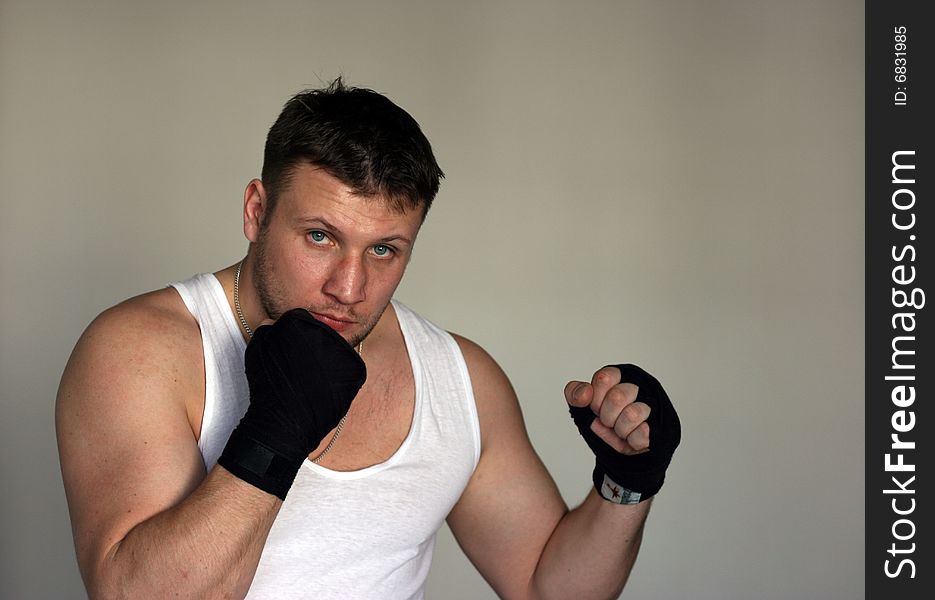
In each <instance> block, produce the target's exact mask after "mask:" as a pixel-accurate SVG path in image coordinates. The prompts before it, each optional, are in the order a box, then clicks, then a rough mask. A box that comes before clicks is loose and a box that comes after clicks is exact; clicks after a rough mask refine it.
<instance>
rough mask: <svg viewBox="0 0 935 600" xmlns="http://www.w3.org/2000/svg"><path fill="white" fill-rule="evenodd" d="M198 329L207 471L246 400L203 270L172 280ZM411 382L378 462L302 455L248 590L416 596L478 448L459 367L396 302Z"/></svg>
mask: <svg viewBox="0 0 935 600" xmlns="http://www.w3.org/2000/svg"><path fill="white" fill-rule="evenodd" d="M171 285H172V287H174V288H175V289H176V290H178V292H179V295H180V296H181V297H182V300H183V301H184V302H185V305H186V306H187V307H188V309H189V311H191V313H192V315H193V316H194V317H195V319H196V320H197V321H198V324H199V326H200V327H201V337H202V342H203V346H204V356H205V410H204V417H203V420H202V425H201V436H200V438H199V441H198V447H199V449H200V450H201V454H202V456H203V457H204V461H205V467H206V468H207V469H208V470H210V469H211V468H212V467H213V466H214V464H215V463H216V462H217V458H218V456H219V455H220V453H221V451H222V450H223V449H224V445H225V444H226V443H227V438H228V436H229V435H230V432H231V431H233V429H234V427H235V426H236V425H237V423H238V422H239V421H240V418H241V417H242V416H243V413H244V412H246V409H247V405H248V403H249V397H248V389H247V382H246V378H245V376H244V374H243V373H244V364H243V354H244V349H245V348H246V343H245V342H244V340H243V337H242V336H241V335H240V331H239V328H238V325H237V322H236V321H235V319H234V315H233V313H232V312H231V310H230V306H229V304H228V302H227V298H226V296H225V294H224V290H223V289H222V287H221V284H220V283H219V282H218V280H217V279H216V278H215V277H214V276H213V275H211V274H201V275H196V276H194V277H193V278H191V279H189V280H188V281H185V282H181V283H173V284H171ZM393 307H394V308H395V309H396V315H397V318H398V319H399V326H400V329H401V330H402V333H403V338H404V339H405V342H406V348H407V350H408V352H409V357H410V361H411V365H412V374H413V378H414V381H415V407H414V410H413V416H412V424H411V426H410V429H409V435H408V436H407V437H406V439H405V440H404V441H403V443H402V445H401V446H400V447H399V449H398V450H397V451H396V453H395V454H393V456H391V457H390V458H389V459H388V460H386V462H383V463H380V464H377V465H373V466H371V467H367V468H365V469H361V470H359V471H350V472H341V471H332V470H329V469H326V468H324V467H321V466H319V465H316V464H314V463H312V462H311V461H309V460H306V461H305V463H304V464H303V465H302V468H301V469H299V474H298V476H297V477H296V479H295V483H293V485H292V488H291V489H290V490H289V494H288V496H287V497H286V501H285V502H284V503H283V506H282V508H281V510H280V512H279V515H278V516H277V517H276V521H275V522H274V523H273V527H272V529H271V531H270V533H269V537H268V538H267V541H266V546H265V547H264V548H263V554H262V556H261V557H260V564H259V566H258V568H257V572H256V576H255V577H254V580H253V585H252V586H251V588H250V592H249V594H247V598H256V599H259V598H276V599H277V600H278V599H282V598H321V599H325V598H341V599H348V598H351V599H361V600H366V599H370V598H372V599H374V600H377V599H379V600H387V599H396V598H414V599H415V598H423V595H424V589H425V580H426V577H427V576H428V572H429V566H430V565H431V562H432V551H433V549H434V546H435V534H436V532H437V531H438V529H439V528H440V527H441V525H442V524H443V523H444V521H445V518H446V517H447V516H448V513H449V512H450V511H451V509H452V507H453V506H454V504H455V503H456V502H457V501H458V499H459V498H460V496H461V493H462V492H463V491H464V488H465V486H466V485H467V482H468V480H469V479H470V477H471V474H472V473H473V472H474V468H475V467H476V466H477V461H478V459H479V457H480V430H479V425H478V421H477V411H476V407H475V404H474V395H473V392H472V388H471V381H470V378H469V376H468V371H467V366H466V365H465V363H464V357H463V356H462V354H461V351H460V348H459V347H458V345H457V343H456V342H455V341H454V339H453V338H452V337H451V335H450V334H448V333H447V332H445V331H443V330H441V329H439V328H438V327H436V326H435V325H433V324H432V323H430V322H429V321H427V320H425V319H423V318H422V317H420V316H419V315H417V314H416V313H414V312H413V311H411V310H410V309H408V308H407V307H406V306H404V305H403V304H401V303H399V302H396V301H395V300H394V301H393Z"/></svg>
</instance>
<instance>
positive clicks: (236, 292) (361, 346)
mask: <svg viewBox="0 0 935 600" xmlns="http://www.w3.org/2000/svg"><path fill="white" fill-rule="evenodd" d="M244 260H246V259H244ZM243 262H244V261H243V260H241V261H240V263H239V264H238V265H237V273H236V274H235V275H234V308H235V309H237V318H238V319H240V326H241V327H243V330H244V331H246V332H247V337H248V338H252V337H253V330H252V329H250V326H249V325H247V319H246V318H245V317H244V316H243V310H241V308H240V270H241V269H242V268H243ZM363 350H364V341H363V340H361V341H360V343H359V344H357V354H359V355H360V356H363ZM346 420H347V413H344V416H343V417H341V420H340V421H338V426H337V428H336V429H335V430H334V435H333V436H331V441H330V442H328V445H327V446H325V449H324V450H322V451H321V454H319V455H318V456H316V457H315V458H313V459H312V462H313V463H315V464H318V463H319V462H320V461H321V459H322V458H324V456H325V454H328V453H329V452H330V451H331V448H333V447H334V443H335V442H336V441H337V440H338V436H339V435H341V430H342V429H344V421H346Z"/></svg>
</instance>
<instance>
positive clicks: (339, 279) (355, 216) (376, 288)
mask: <svg viewBox="0 0 935 600" xmlns="http://www.w3.org/2000/svg"><path fill="white" fill-rule="evenodd" d="M261 223H262V225H261V226H260V228H259V232H258V235H257V239H256V240H255V250H256V260H255V263H254V265H255V266H254V269H255V270H254V276H253V281H254V286H255V288H256V290H257V293H258V295H259V298H260V302H261V304H262V307H263V309H264V310H265V311H266V313H267V314H268V315H269V316H270V318H272V319H277V318H279V316H280V315H282V314H283V313H284V312H286V311H288V310H289V309H292V308H296V307H301V308H306V309H308V310H309V312H311V313H312V315H314V316H315V318H316V319H318V320H319V321H322V322H323V323H325V324H327V325H328V326H330V327H331V328H332V329H334V330H335V331H337V332H338V333H340V334H341V335H342V336H343V337H344V339H345V340H347V341H348V343H349V344H351V345H352V346H356V345H357V344H359V343H360V341H361V340H363V339H364V338H365V337H366V336H367V334H369V333H370V331H371V329H373V327H374V326H375V325H376V324H377V321H379V320H380V316H381V315H382V314H383V311H384V310H385V309H386V307H387V305H388V304H389V301H390V298H391V297H392V296H393V292H394V291H395V290H396V286H397V285H399V282H400V280H401V279H402V276H403V272H404V271H405V269H406V265H407V264H408V263H409V258H410V256H411V254H412V247H413V244H414V243H415V239H416V234H418V232H419V227H420V225H421V224H422V213H421V211H420V210H418V209H416V210H409V211H406V212H403V213H400V212H398V211H396V210H394V209H393V208H392V207H391V206H390V204H389V203H387V202H386V201H385V200H384V199H382V198H379V197H361V196H358V195H355V194H354V193H353V191H352V190H351V189H350V188H348V187H347V186H346V185H344V184H343V183H341V181H339V180H338V179H336V178H335V177H333V176H331V175H329V174H328V173H327V172H325V171H324V170H322V169H320V168H317V167H313V166H311V165H300V166H299V167H297V169H296V171H295V173H294V176H293V177H292V181H291V183H290V184H289V186H288V188H287V189H285V190H283V191H282V192H281V193H280V195H279V198H278V199H277V201H276V206H275V208H274V209H273V212H272V215H264V216H263V217H262V221H261Z"/></svg>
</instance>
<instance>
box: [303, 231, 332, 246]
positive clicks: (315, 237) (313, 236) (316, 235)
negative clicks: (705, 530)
mask: <svg viewBox="0 0 935 600" xmlns="http://www.w3.org/2000/svg"><path fill="white" fill-rule="evenodd" d="M308 239H310V240H312V241H313V242H315V243H316V244H320V243H322V242H323V241H325V240H326V239H328V236H326V235H325V232H324V231H310V232H309V234H308Z"/></svg>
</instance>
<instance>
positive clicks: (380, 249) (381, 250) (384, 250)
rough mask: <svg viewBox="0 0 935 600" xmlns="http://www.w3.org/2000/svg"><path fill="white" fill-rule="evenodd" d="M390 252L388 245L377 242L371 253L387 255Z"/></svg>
mask: <svg viewBox="0 0 935 600" xmlns="http://www.w3.org/2000/svg"><path fill="white" fill-rule="evenodd" d="M392 252H393V251H392V250H391V249H390V247H389V246H384V245H383V244H377V245H376V246H374V247H373V253H374V254H376V255H377V256H389V255H390V253H392Z"/></svg>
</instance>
